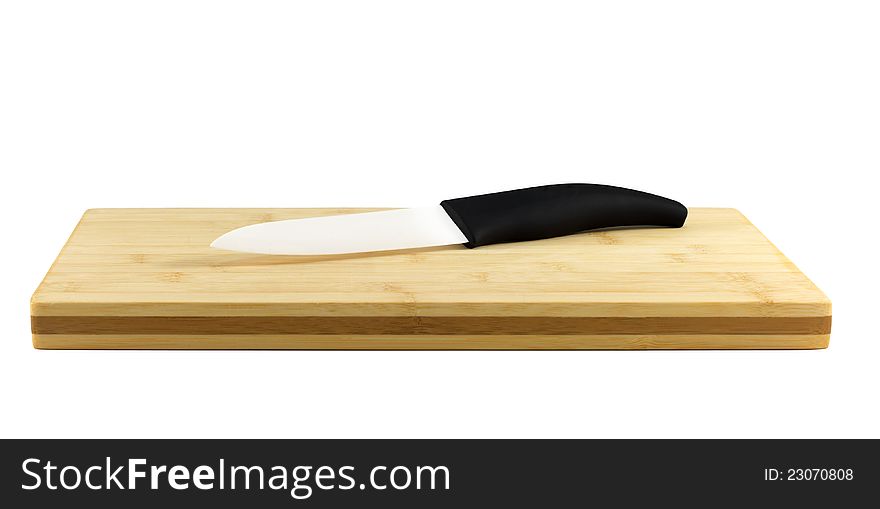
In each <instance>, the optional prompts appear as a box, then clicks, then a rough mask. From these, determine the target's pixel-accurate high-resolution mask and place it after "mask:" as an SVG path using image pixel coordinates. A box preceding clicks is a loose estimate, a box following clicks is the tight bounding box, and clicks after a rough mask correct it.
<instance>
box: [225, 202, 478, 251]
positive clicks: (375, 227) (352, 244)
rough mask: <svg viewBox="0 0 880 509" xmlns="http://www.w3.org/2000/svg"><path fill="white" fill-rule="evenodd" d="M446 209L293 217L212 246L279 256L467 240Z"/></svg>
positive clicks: (252, 227)
mask: <svg viewBox="0 0 880 509" xmlns="http://www.w3.org/2000/svg"><path fill="white" fill-rule="evenodd" d="M467 241H468V240H467V237H465V236H464V234H463V233H461V230H459V229H458V227H457V226H456V225H455V223H454V222H453V221H452V219H450V218H449V215H447V214H446V211H445V210H443V207H441V206H439V205H437V206H435V207H421V208H414V209H397V210H385V211H381V212H366V213H361V214H343V215H336V216H324V217H310V218H305V219H289V220H286V221H271V222H268V223H259V224H252V225H250V226H245V227H242V228H238V229H236V230H232V231H230V232H227V233H225V234H223V235H221V236H220V237H219V238H217V240H215V241H214V242H212V243H211V247H215V248H218V249H228V250H230V251H243V252H246V253H259V254H274V255H328V254H346V253H364V252H369V251H388V250H394V249H411V248H417V247H429V246H445V245H449V244H464V243H465V242H467Z"/></svg>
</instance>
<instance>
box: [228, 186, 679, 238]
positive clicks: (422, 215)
mask: <svg viewBox="0 0 880 509" xmlns="http://www.w3.org/2000/svg"><path fill="white" fill-rule="evenodd" d="M686 218H687V208H685V207H684V206H683V205H682V204H681V203H679V202H677V201H675V200H670V199H669V198H663V197H662V196H657V195H653V194H649V193H644V192H641V191H635V190H632V189H624V188H622V187H614V186H606V185H600V184H555V185H548V186H539V187H530V188H526V189H516V190H513V191H503V192H499V193H491V194H483V195H478V196H468V197H465V198H455V199H451V200H444V201H442V202H440V205H437V206H434V207H420V208H411V209H395V210H385V211H380V212H365V213H358V214H341V215H333V216H323V217H311V218H305V219H289V220H285V221H270V222H266V223H258V224H253V225H249V226H244V227H242V228H238V229H235V230H232V231H230V232H227V233H225V234H223V235H222V236H220V237H219V238H217V239H216V240H215V241H214V242H212V243H211V247H215V248H218V249H226V250H230V251H242V252H246V253H260V254H273V255H331V254H347V253H362V252H369V251H388V250H398V249H411V248H420V247H429V246H445V245H451V244H463V245H464V246H465V247H468V248H475V247H479V246H486V245H490V244H499V243H504V242H521V241H528V240H539V239H547V238H551V237H560V236H563V235H571V234H574V233H578V232H583V231H588V230H595V229H598V228H609V227H626V226H628V227H635V226H655V227H656V226H659V227H670V228H679V227H681V226H682V225H683V224H684V221H685V219H686Z"/></svg>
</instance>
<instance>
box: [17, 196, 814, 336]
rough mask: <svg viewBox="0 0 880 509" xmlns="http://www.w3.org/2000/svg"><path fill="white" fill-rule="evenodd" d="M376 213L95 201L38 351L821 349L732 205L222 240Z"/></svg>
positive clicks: (764, 243)
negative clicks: (311, 249)
mask: <svg viewBox="0 0 880 509" xmlns="http://www.w3.org/2000/svg"><path fill="white" fill-rule="evenodd" d="M369 210H376V209H93V210H89V211H87V212H86V213H85V215H84V216H83V218H82V220H81V221H80V223H79V225H78V226H77V227H76V229H75V231H74V232H73V234H72V235H71V237H70V239H69V240H68V242H67V244H66V245H65V246H64V248H63V249H62V251H61V253H60V254H59V256H58V259H57V260H56V261H55V263H54V264H53V265H52V267H51V269H49V273H48V274H47V275H46V277H45V279H44V280H43V282H42V283H41V284H40V286H39V288H37V290H36V292H35V293H34V295H33V298H32V300H31V324H32V332H33V343H34V346H35V347H37V348H291V349H608V348H612V349H645V348H824V347H826V346H827V345H828V339H829V334H830V331H831V303H830V302H829V300H828V299H827V298H826V297H825V295H824V294H823V293H822V292H821V291H820V290H819V289H818V288H816V286H815V285H814V284H813V283H812V282H810V280H809V279H807V277H806V276H805V275H803V274H802V273H801V272H800V271H799V270H798V269H797V267H795V266H794V264H792V263H791V262H790V261H788V260H787V259H786V258H785V256H783V255H782V253H780V252H779V251H778V250H777V249H776V248H775V247H774V246H773V244H771V243H770V242H769V241H768V240H767V239H766V238H765V237H764V236H763V235H762V234H761V233H760V232H759V231H758V230H757V229H756V228H755V227H754V226H753V225H752V224H751V223H750V222H749V221H748V220H747V219H746V218H745V217H744V216H743V215H742V214H740V213H739V212H738V211H736V210H733V209H691V210H690V215H689V217H688V220H687V223H686V224H685V226H684V227H683V228H681V229H626V230H607V231H597V232H588V233H581V234H578V235H572V236H568V237H560V238H555V239H548V240H540V241H534V242H522V243H514V244H498V245H492V246H485V247H480V248H477V249H466V248H464V247H463V246H448V247H440V248H430V249H420V250H409V251H396V252H386V253H370V254H361V255H341V256H323V257H320V256H307V257H306V256H266V255H251V254H242V253H233V252H228V251H219V250H214V249H211V248H209V247H208V244H209V243H210V242H211V241H212V240H213V239H214V238H215V237H217V236H219V235H220V234H222V233H224V232H225V231H227V230H231V229H233V228H237V227H240V226H244V225H247V224H252V223H257V222H261V221H271V220H280V219H292V218H301V217H311V216H319V215H329V214H343V213H353V212H367V211H369Z"/></svg>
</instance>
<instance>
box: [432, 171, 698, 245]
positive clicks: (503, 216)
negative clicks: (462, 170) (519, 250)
mask: <svg viewBox="0 0 880 509" xmlns="http://www.w3.org/2000/svg"><path fill="white" fill-rule="evenodd" d="M440 205H441V206H442V207H443V209H444V210H446V213H447V214H449V217H451V218H452V220H453V221H454V222H455V224H456V225H457V226H458V227H459V229H461V232H462V233H464V235H465V237H467V239H468V242H467V244H465V246H466V247H470V248H473V247H478V246H486V245H489V244H499V243H502V242H519V241H524V240H537V239H548V238H551V237H561V236H563V235H570V234H572V233H577V232H582V231H586V230H594V229H597V228H609V227H613V226H666V227H670V228H680V227H681V226H682V225H683V224H684V221H685V218H687V208H686V207H685V206H684V205H682V204H681V203H678V202H677V201H675V200H670V199H669V198H663V197H662V196H657V195H654V194H648V193H643V192H641V191H634V190H632V189H624V188H622V187H614V186H604V185H600V184H555V185H549V186H539V187H529V188H526V189H517V190H514V191H504V192H500V193H491V194H481V195H478V196H468V197H466V198H455V199H452V200H444V201H442V202H440Z"/></svg>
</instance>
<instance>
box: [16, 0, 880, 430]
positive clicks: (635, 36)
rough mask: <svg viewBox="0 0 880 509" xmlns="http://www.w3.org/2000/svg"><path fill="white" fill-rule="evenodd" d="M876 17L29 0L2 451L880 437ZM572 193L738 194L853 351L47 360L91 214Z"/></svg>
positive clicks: (876, 10) (652, 7)
mask: <svg viewBox="0 0 880 509" xmlns="http://www.w3.org/2000/svg"><path fill="white" fill-rule="evenodd" d="M878 27H880V7H878V4H877V2H867V1H866V2H852V1H826V2H816V1H772V0H761V1H736V2H733V1H730V2H727V1H713V2H707V1H692V2H682V1H667V2H656V1H645V2H636V1H624V0H615V1H608V2H557V1H547V0H544V1H532V2H516V1H497V2H492V1H479V0H467V1H461V2H456V1H442V2H441V1H436V2H420V1H399V2H389V1H370V2H363V1H351V2H342V1H322V2H317V1H316V2H287V1H284V2H255V1H239V2H218V1H205V2H193V1H182V0H175V1H170V2H163V1H155V0H153V1H142V2H141V1H139V2H133V1H107V2H94V1H78V2H68V1H59V2H46V1H37V0H30V1H21V2H11V1H4V2H2V4H0V172H2V174H3V180H4V183H3V185H2V189H3V191H2V200H0V206H2V212H3V227H2V234H3V238H4V240H3V246H2V250H0V253H2V254H0V256H2V268H3V283H2V302H0V304H2V305H0V311H2V327H3V328H2V331H3V337H2V338H0V391H2V400H0V408H2V410H0V413H2V418H0V436H5V437H258V436H259V437H551V436H552V437H865V436H873V437H877V436H880V418H878V410H877V389H878V386H880V375H878V362H880V358H878V353H880V338H878V334H877V318H876V315H877V312H878V310H877V302H876V299H877V286H876V285H877V283H878V278H877V275H876V273H875V271H876V265H874V266H872V265H870V264H871V262H875V263H876V260H875V257H876V255H877V253H876V249H875V247H874V246H875V245H876V236H877V224H876V223H877V221H876V218H877V215H878V214H877V210H878V205H877V203H876V196H877V186H876V177H875V174H876V172H877V171H878V170H880V30H878ZM568 181H575V182H577V181H582V182H596V183H608V184H616V185H621V186H628V187H634V188H638V189H643V190H647V191H650V192H654V193H657V194H661V195H667V196H670V197H672V198H675V199H678V200H680V201H682V202H684V203H685V204H687V205H689V206H724V207H728V206H729V207H736V208H739V209H740V210H742V211H743V212H744V213H745V214H746V215H747V216H748V217H749V218H750V219H751V220H752V221H753V222H754V223H755V224H756V225H757V226H758V227H759V228H760V229H761V230H762V231H763V232H764V233H765V234H767V235H768V237H770V238H771V239H772V240H773V241H774V242H775V243H776V244H777V246H778V247H779V248H780V249H782V251H783V252H784V253H786V254H787V255H788V256H789V258H791V259H792V260H793V261H794V262H795V263H796V264H797V265H798V266H799V267H800V268H801V269H802V270H803V271H804V272H805V273H806V274H807V275H809V276H810V277H811V278H812V279H813V281H814V282H815V283H816V284H817V285H818V286H819V287H820V288H822V289H823V290H824V291H825V292H826V293H827V294H828V295H829V297H830V298H831V299H832V301H833V303H834V328H833V334H832V342H831V347H830V348H829V349H828V350H819V351H771V352H759V351H740V352H712V351H709V352H112V351H37V350H34V349H32V347H31V343H30V341H31V340H30V333H29V315H28V300H29V298H30V295H31V293H32V292H33V290H34V289H35V288H36V286H37V284H38V283H39V281H40V279H41V278H42V276H43V275H44V273H45V271H46V270H47V269H48V268H49V265H50V264H51V263H52V260H53V259H54V257H55V255H56V254H57V252H58V251H59V249H60V248H61V246H62V245H63V244H64V241H65V240H66V238H67V235H68V234H69V233H70V231H71V230H72V228H73V226H74V225H75V224H76V222H77V220H78V219H79V217H80V215H81V213H82V212H83V210H85V209H87V208H91V207H165V206H171V207H178V206H187V207H202V206H206V207H207V206H210V207H220V206H223V207H237V206H253V207H272V206H277V207H302V206H409V205H420V204H432V203H437V202H438V201H440V200H441V199H444V198H451V197H457V196H466V195H470V194H476V193H481V192H490V191H497V190H504V189H510V188H516V187H523V186H528V185H536V184H545V183H556V182H568Z"/></svg>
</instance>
